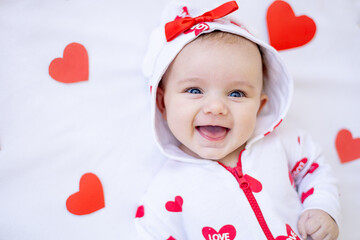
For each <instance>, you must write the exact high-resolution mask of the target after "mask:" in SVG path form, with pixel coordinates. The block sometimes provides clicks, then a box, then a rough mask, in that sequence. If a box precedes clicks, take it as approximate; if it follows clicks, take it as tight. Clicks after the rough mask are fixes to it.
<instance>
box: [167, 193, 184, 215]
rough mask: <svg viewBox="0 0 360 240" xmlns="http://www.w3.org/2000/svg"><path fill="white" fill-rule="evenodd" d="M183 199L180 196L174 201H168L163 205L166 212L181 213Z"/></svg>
mask: <svg viewBox="0 0 360 240" xmlns="http://www.w3.org/2000/svg"><path fill="white" fill-rule="evenodd" d="M183 202H184V201H183V199H182V197H180V196H176V197H175V201H168V202H167V203H166V204H165V208H166V210H168V211H169V212H181V211H182V205H183Z"/></svg>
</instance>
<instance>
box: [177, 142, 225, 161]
mask: <svg viewBox="0 0 360 240" xmlns="http://www.w3.org/2000/svg"><path fill="white" fill-rule="evenodd" d="M180 149H181V150H183V151H184V152H185V153H186V154H188V155H190V156H193V157H195V158H202V159H208V160H213V161H220V160H221V159H223V158H224V157H226V156H227V154H224V153H222V152H220V151H218V150H215V151H214V150H211V149H204V151H192V150H191V149H189V148H188V147H186V146H185V145H180Z"/></svg>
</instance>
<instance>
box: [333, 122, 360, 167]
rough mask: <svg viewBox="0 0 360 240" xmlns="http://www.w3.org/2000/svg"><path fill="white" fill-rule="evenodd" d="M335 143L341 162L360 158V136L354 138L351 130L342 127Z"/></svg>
mask: <svg viewBox="0 0 360 240" xmlns="http://www.w3.org/2000/svg"><path fill="white" fill-rule="evenodd" d="M335 145H336V150H337V153H338V155H339V158H340V161H341V163H346V162H351V161H354V160H356V159H359V158H360V138H353V136H352V134H351V132H350V131H349V130H346V129H342V130H340V131H339V132H338V134H337V136H336V141H335Z"/></svg>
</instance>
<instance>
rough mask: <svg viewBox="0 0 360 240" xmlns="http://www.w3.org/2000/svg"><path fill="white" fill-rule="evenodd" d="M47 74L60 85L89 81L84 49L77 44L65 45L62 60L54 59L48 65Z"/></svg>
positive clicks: (87, 63) (87, 59) (87, 60)
mask: <svg viewBox="0 0 360 240" xmlns="http://www.w3.org/2000/svg"><path fill="white" fill-rule="evenodd" d="M49 74H50V76H51V77H52V78H53V79H55V80H56V81H59V82H62V83H75V82H80V81H87V80H89V58H88V54H87V51H86V48H85V47H84V46H83V45H81V44H79V43H70V44H69V45H67V46H66V48H65V50H64V54H63V58H55V59H54V60H53V61H52V62H51V63H50V65H49Z"/></svg>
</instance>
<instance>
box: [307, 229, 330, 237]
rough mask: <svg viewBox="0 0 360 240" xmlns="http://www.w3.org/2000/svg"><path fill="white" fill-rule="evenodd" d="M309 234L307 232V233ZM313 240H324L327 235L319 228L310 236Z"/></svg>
mask: <svg viewBox="0 0 360 240" xmlns="http://www.w3.org/2000/svg"><path fill="white" fill-rule="evenodd" d="M308 233H309V232H308ZM309 234H310V233H309ZM310 235H311V238H312V239H313V240H325V237H326V236H327V235H328V234H327V232H326V231H325V230H324V229H323V228H321V227H320V228H319V229H318V230H317V231H315V232H313V233H311V234H310Z"/></svg>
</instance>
